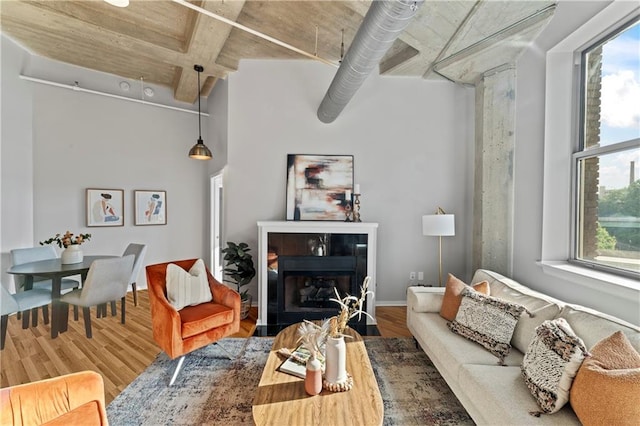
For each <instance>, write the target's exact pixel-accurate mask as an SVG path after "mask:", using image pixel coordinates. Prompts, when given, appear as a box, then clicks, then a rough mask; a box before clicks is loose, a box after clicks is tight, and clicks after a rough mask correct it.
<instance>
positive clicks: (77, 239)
mask: <svg viewBox="0 0 640 426" xmlns="http://www.w3.org/2000/svg"><path fill="white" fill-rule="evenodd" d="M90 239H91V234H78V235H76V236H74V234H72V233H71V232H70V231H67V232H66V233H65V234H64V235H62V236H61V235H60V234H56V235H55V236H53V237H51V238H49V239H48V240H44V241H40V245H41V246H43V245H45V244H51V243H54V242H55V243H56V244H58V247H60V248H63V247H64V250H63V251H62V254H61V255H60V263H62V264H63V265H70V264H73V263H80V262H82V260H83V259H84V255H83V253H82V250H80V244H82V243H84V242H85V241H89V240H90Z"/></svg>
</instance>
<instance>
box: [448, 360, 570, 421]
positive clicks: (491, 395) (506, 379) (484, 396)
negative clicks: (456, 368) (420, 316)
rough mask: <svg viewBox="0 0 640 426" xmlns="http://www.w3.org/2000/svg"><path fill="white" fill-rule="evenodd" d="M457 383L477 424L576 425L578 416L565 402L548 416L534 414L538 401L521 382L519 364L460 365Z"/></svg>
mask: <svg viewBox="0 0 640 426" xmlns="http://www.w3.org/2000/svg"><path fill="white" fill-rule="evenodd" d="M458 377H459V380H458V384H459V386H460V388H461V389H464V393H465V396H467V397H468V400H469V401H470V404H472V405H473V406H474V407H473V408H469V411H473V412H475V413H479V415H480V416H481V418H476V417H474V421H475V422H476V423H478V424H486V425H518V426H521V425H536V426H542V425H550V424H555V425H558V424H559V425H573V424H575V425H579V424H580V422H579V421H578V418H577V417H576V415H575V414H574V412H573V411H572V410H571V408H570V406H569V405H568V404H567V405H566V406H565V407H564V408H562V409H561V410H560V411H559V412H557V413H555V414H553V415H550V416H540V417H534V416H533V415H531V414H530V413H531V412H535V411H537V410H539V408H538V404H537V403H536V401H535V399H533V398H532V396H531V393H530V392H529V390H528V389H527V387H526V386H524V385H523V383H522V376H521V374H520V367H519V366H507V367H504V366H498V365H475V364H466V365H463V366H461V368H460V373H459V376H458Z"/></svg>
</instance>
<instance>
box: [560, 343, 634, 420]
mask: <svg viewBox="0 0 640 426" xmlns="http://www.w3.org/2000/svg"><path fill="white" fill-rule="evenodd" d="M594 390H595V391H594ZM639 398H640V354H638V352H636V350H635V349H634V348H633V346H631V343H630V342H629V339H628V338H627V337H626V336H625V335H624V333H622V332H621V331H617V332H615V333H614V334H612V335H611V336H609V337H607V338H605V339H603V340H601V341H600V342H598V343H596V345H595V346H594V347H593V348H592V349H591V356H589V357H587V358H586V359H585V360H584V362H583V363H582V366H581V367H580V369H579V370H578V374H576V377H575V379H574V381H573V386H572V387H571V391H570V395H569V399H570V402H571V406H572V407H573V410H574V411H575V413H576V415H577V416H578V418H579V419H580V421H581V422H582V424H583V425H585V426H590V425H632V424H633V425H635V424H637V422H638V421H639V419H640V400H639Z"/></svg>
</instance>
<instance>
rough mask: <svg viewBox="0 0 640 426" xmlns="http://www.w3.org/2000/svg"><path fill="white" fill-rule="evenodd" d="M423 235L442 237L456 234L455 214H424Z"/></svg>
mask: <svg viewBox="0 0 640 426" xmlns="http://www.w3.org/2000/svg"><path fill="white" fill-rule="evenodd" d="M422 235H427V236H441V237H443V236H452V235H456V226H455V219H454V215H452V214H429V215H425V216H422Z"/></svg>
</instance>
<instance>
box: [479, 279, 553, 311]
mask: <svg viewBox="0 0 640 426" xmlns="http://www.w3.org/2000/svg"><path fill="white" fill-rule="evenodd" d="M477 280H486V281H488V282H489V287H490V288H491V290H490V294H491V296H493V297H498V298H500V299H503V300H507V301H509V302H513V303H517V304H519V305H522V306H524V307H525V308H527V309H528V310H530V311H533V310H536V309H540V308H542V307H544V306H547V305H549V304H556V305H558V306H564V303H563V302H561V301H560V300H558V299H554V298H553V297H550V296H547V295H546V294H543V293H540V292H538V291H535V290H533V289H531V288H529V287H526V286H524V285H522V284H520V283H519V282H517V281H515V280H512V279H511V278H507V277H505V276H504V275H500V274H498V273H497V272H494V271H489V270H486V269H478V270H477V271H476V273H475V274H474V275H473V280H472V282H477Z"/></svg>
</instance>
